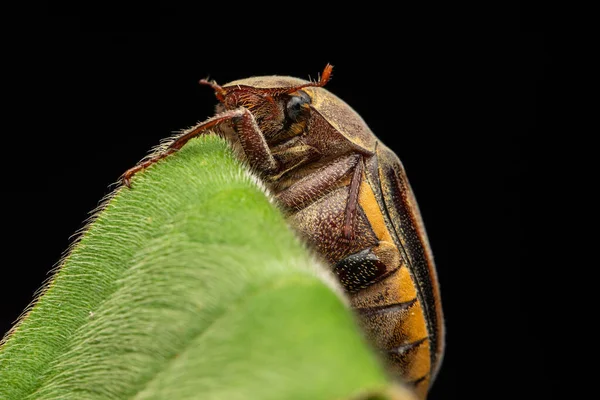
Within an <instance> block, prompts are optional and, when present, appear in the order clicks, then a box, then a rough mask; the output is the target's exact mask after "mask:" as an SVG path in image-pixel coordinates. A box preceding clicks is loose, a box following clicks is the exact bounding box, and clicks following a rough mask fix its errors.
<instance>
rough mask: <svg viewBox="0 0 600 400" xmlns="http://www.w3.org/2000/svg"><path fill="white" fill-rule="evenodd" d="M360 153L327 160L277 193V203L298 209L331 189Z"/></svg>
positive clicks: (344, 174)
mask: <svg viewBox="0 0 600 400" xmlns="http://www.w3.org/2000/svg"><path fill="white" fill-rule="evenodd" d="M359 159H360V155H358V154H350V155H346V156H342V157H339V158H337V159H336V160H333V161H331V162H329V163H328V164H326V165H324V166H323V167H321V168H319V169H317V170H316V171H314V172H311V173H310V174H308V175H306V176H304V177H303V178H301V179H299V180H298V181H296V182H294V183H293V184H291V185H290V186H289V187H287V188H286V189H285V190H282V191H281V192H279V193H278V194H277V196H276V197H277V201H278V203H279V204H280V205H281V206H283V207H284V208H286V209H288V210H296V211H297V210H300V209H302V208H304V207H306V206H307V205H309V204H311V203H313V202H315V201H316V200H318V199H319V198H321V197H322V196H323V195H324V194H325V193H327V192H328V191H330V190H331V188H332V187H334V186H335V185H336V184H337V183H338V182H339V181H340V180H341V179H342V178H343V177H344V176H346V175H347V174H348V173H349V172H350V171H351V170H352V168H354V167H355V166H356V164H357V162H359Z"/></svg>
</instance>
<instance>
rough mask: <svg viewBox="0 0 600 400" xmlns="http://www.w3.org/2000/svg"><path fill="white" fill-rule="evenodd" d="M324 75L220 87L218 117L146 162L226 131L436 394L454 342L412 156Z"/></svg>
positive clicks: (417, 383) (390, 349)
mask: <svg viewBox="0 0 600 400" xmlns="http://www.w3.org/2000/svg"><path fill="white" fill-rule="evenodd" d="M331 71H332V66H331V65H330V64H328V65H327V66H326V67H325V69H324V70H323V73H322V74H321V77H320V79H319V80H318V81H316V82H311V81H305V80H301V79H297V78H292V77H282V76H264V77H253V78H248V79H242V80H238V81H234V82H231V83H228V84H226V85H224V86H219V85H218V84H217V83H216V82H214V81H211V82H209V81H207V80H201V81H200V83H202V84H205V85H209V86H210V87H212V88H213V90H214V91H215V94H216V97H217V99H218V100H219V104H218V105H217V107H216V115H215V116H213V117H211V118H209V119H207V120H206V121H204V122H202V123H200V124H198V125H196V126H195V127H193V128H191V129H189V130H186V131H184V132H182V133H181V134H180V135H178V136H177V137H175V138H174V139H173V141H172V142H171V143H170V144H169V145H168V146H166V147H165V148H164V149H163V151H161V152H159V153H157V154H155V155H154V156H151V157H150V158H149V159H147V160H146V161H144V162H141V163H140V164H138V165H137V166H135V167H133V168H131V169H130V170H128V171H126V172H125V174H123V177H122V179H123V182H124V184H125V185H127V186H130V179H131V177H132V176H133V175H134V174H135V173H137V172H138V171H140V170H142V169H144V168H146V167H148V166H150V165H152V164H153V163H155V162H157V161H158V160H160V159H162V158H164V157H166V156H168V155H169V154H171V153H173V152H175V151H177V150H179V149H180V148H181V147H183V146H184V145H185V144H186V143H187V142H188V141H189V140H190V139H191V138H193V137H196V136H198V135H200V134H202V133H206V132H208V131H209V130H214V131H216V132H217V133H218V134H221V135H223V136H224V137H225V138H227V139H228V140H229V142H230V143H231V144H232V146H233V147H234V149H236V151H237V152H238V154H240V155H241V156H242V157H243V158H245V160H246V161H247V162H248V164H249V165H250V166H251V167H252V168H253V169H254V170H255V171H256V172H257V173H258V174H259V175H260V176H261V177H262V178H263V179H264V182H265V183H266V185H267V187H268V188H269V189H270V191H271V192H272V193H273V194H274V196H275V198H276V200H277V202H278V204H279V205H280V207H281V208H282V209H283V211H284V213H285V214H286V216H287V218H288V221H289V222H290V224H291V225H292V226H293V227H294V228H295V229H296V230H297V231H298V232H299V233H300V235H301V236H302V237H303V238H304V239H305V240H306V241H307V243H308V244H309V245H310V246H311V247H312V248H313V249H314V250H316V252H317V253H318V254H319V255H320V256H321V257H322V258H323V259H325V261H326V262H327V263H328V264H329V265H330V266H331V268H332V269H333V272H335V274H336V275H337V277H338V278H339V281H340V282H341V284H342V286H343V287H344V288H345V290H346V292H347V293H348V294H349V297H350V302H351V305H352V307H353V308H354V311H355V312H356V314H357V316H358V317H359V320H360V323H361V325H362V327H363V329H364V331H365V333H366V335H367V337H368V338H369V339H370V340H371V343H372V344H373V345H374V346H375V347H376V348H378V349H380V350H381V351H382V353H383V354H384V358H385V360H386V361H387V364H388V366H389V369H390V371H391V372H392V373H393V374H394V375H397V376H400V377H401V378H402V379H403V380H404V381H405V382H408V383H411V384H413V385H414V387H415V390H416V392H417V393H418V394H419V395H420V396H421V397H422V398H425V397H426V395H427V391H428V389H429V386H430V385H431V383H432V382H433V380H434V378H435V375H436V373H437V371H438V369H439V366H440V363H441V359H442V355H443V350H444V325H443V315H442V307H441V301H440V294H439V288H438V283H437V276H436V271H435V265H434V262H433V257H432V253H431V250H430V247H429V243H428V239H427V235H426V232H425V228H424V226H423V222H422V220H421V216H420V212H419V209H418V206H417V203H416V201H415V197H414V195H413V191H412V189H411V187H410V184H409V182H408V179H407V177H406V174H405V172H404V168H403V166H402V163H401V162H400V160H399V159H398V157H397V156H396V154H394V152H392V151H391V150H390V149H389V148H387V147H386V146H385V145H384V144H383V143H381V141H379V140H378V139H377V137H376V136H375V135H374V134H373V133H372V132H371V130H370V129H369V128H368V126H367V125H366V123H365V122H364V121H363V119H362V118H361V117H360V116H359V115H358V114H357V113H356V112H355V111H354V110H353V109H352V108H351V107H350V106H348V105H347V104H346V103H345V102H343V101H342V100H341V99H339V98H338V97H336V96H335V95H333V94H332V93H330V92H329V91H327V90H326V89H324V88H323V86H325V84H326V83H327V82H328V81H329V79H330V77H331Z"/></svg>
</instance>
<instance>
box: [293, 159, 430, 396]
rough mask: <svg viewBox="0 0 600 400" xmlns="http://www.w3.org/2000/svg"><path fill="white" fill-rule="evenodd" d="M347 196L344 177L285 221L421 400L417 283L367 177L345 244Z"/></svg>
mask: <svg viewBox="0 0 600 400" xmlns="http://www.w3.org/2000/svg"><path fill="white" fill-rule="evenodd" d="M361 162H362V161H361ZM349 192H350V190H349V179H348V178H347V179H345V180H341V181H340V184H339V185H338V186H337V187H335V188H333V189H332V190H331V191H329V192H328V193H326V194H325V195H323V196H322V197H321V198H319V199H317V200H315V201H313V202H312V203H311V204H309V205H307V206H306V207H304V208H302V209H300V210H297V211H295V212H293V213H292V214H291V215H289V221H290V222H291V224H292V226H293V227H294V228H295V229H296V230H297V231H298V232H299V233H300V234H301V236H303V237H304V239H305V240H306V241H307V242H308V243H309V244H310V245H311V247H312V248H313V249H314V250H315V251H316V252H317V253H318V254H320V255H321V256H322V257H323V258H324V259H325V260H326V261H327V262H328V263H329V264H330V265H331V266H332V269H333V271H334V272H335V273H336V275H337V276H338V278H339V281H340V282H341V284H342V285H343V286H344V288H345V289H346V291H347V292H348V293H349V295H350V299H351V304H352V306H353V308H355V310H356V312H357V315H358V317H359V320H360V321H359V322H360V324H361V325H362V327H363V329H364V332H365V334H366V336H367V337H368V339H369V340H370V342H371V343H372V344H373V346H374V347H376V348H377V349H378V350H380V351H381V352H382V354H383V356H384V357H383V358H384V359H385V360H386V361H387V362H388V364H389V367H390V371H391V372H392V373H393V374H394V375H396V376H401V377H402V378H403V380H405V381H407V382H410V383H413V384H414V385H415V389H416V390H417V391H418V392H419V393H420V394H421V395H422V397H424V396H425V394H426V392H427V389H428V387H429V383H430V378H431V370H432V361H431V343H430V339H429V337H430V333H429V331H428V325H427V322H426V316H425V312H424V309H423V307H422V303H421V300H420V299H419V296H418V291H417V285H416V283H415V282H414V278H413V276H412V275H411V273H410V271H409V266H408V263H407V262H406V260H405V257H404V256H403V255H402V254H401V252H400V251H399V249H398V247H397V245H396V241H395V240H394V237H393V235H394V233H393V232H390V224H389V223H388V222H386V219H387V217H386V215H384V212H383V211H382V209H381V207H380V205H379V203H378V201H377V199H376V194H375V192H374V190H373V189H372V187H371V185H369V184H368V183H367V181H366V175H365V176H363V179H362V184H361V186H360V191H359V195H358V210H357V213H356V218H355V221H354V224H353V230H354V237H353V238H352V240H344V238H343V226H344V221H345V211H346V206H347V202H348V196H349Z"/></svg>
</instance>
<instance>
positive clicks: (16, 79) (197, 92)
mask: <svg viewBox="0 0 600 400" xmlns="http://www.w3.org/2000/svg"><path fill="white" fill-rule="evenodd" d="M305 11H306V10H305ZM417 11H418V12H420V14H418V15H419V17H418V18H417V19H416V20H411V14H409V15H406V16H404V17H403V18H402V19H401V20H395V19H394V18H391V17H389V16H388V17H386V16H385V15H383V16H377V17H376V16H375V15H379V14H373V15H371V14H361V12H360V11H359V12H357V13H356V15H352V16H351V17H347V18H346V19H343V18H339V19H336V20H335V21H336V22H335V23H332V22H331V21H332V20H326V19H323V18H319V15H318V7H316V6H315V7H313V10H311V12H310V13H309V14H306V13H304V14H302V15H303V16H302V18H288V19H286V20H283V21H281V20H278V21H277V23H275V22H273V21H269V20H265V19H259V20H257V21H255V22H254V23H249V22H248V21H246V23H245V24H244V23H243V22H235V23H234V22H233V21H232V20H231V19H230V18H226V17H224V16H223V15H215V14H212V13H210V12H208V11H207V12H205V13H204V14H192V15H188V16H187V17H182V16H181V15H179V16H174V15H173V14H171V13H169V12H164V13H163V14H162V15H160V16H153V17H141V16H139V15H137V16H121V17H116V16H115V15H112V16H111V17H110V18H104V17H98V16H94V15H93V14H90V15H85V16H81V15H80V16H66V15H59V14H58V13H49V14H48V15H47V16H45V17H39V18H36V19H31V20H28V21H27V23H26V24H25V26H20V27H18V28H15V30H14V31H13V34H12V37H11V38H8V39H9V40H7V41H6V46H5V48H4V55H5V57H4V58H3V59H4V61H3V63H4V66H5V67H8V69H7V70H8V71H9V72H5V73H4V77H3V80H4V87H5V91H4V93H5V96H6V98H5V102H7V101H8V103H7V104H6V105H5V106H4V107H5V109H4V111H5V117H4V119H5V132H4V158H3V163H4V164H5V168H4V171H5V174H4V180H3V201H4V202H8V206H6V207H5V208H4V212H5V215H4V218H3V221H4V232H5V234H6V235H5V236H4V238H3V240H2V241H3V249H4V252H5V253H6V254H9V255H12V256H14V257H12V258H11V257H8V258H5V260H6V261H4V262H3V265H2V276H1V278H0V279H1V280H2V281H1V285H0V290H1V296H2V297H1V299H0V300H1V307H0V334H2V333H3V332H6V331H7V330H8V329H9V327H10V325H11V323H12V322H13V321H14V320H15V319H16V318H17V317H18V316H19V314H20V312H21V311H22V310H23V309H24V308H25V306H26V305H27V304H28V303H29V302H30V301H31V299H32V296H33V293H34V292H35V290H36V289H38V288H39V287H40V285H41V284H42V282H43V281H44V280H45V279H47V278H48V275H47V273H48V271H49V270H50V269H51V268H52V267H53V265H54V264H55V263H56V262H57V261H58V260H59V258H60V257H61V253H62V252H63V251H64V250H65V249H66V248H67V246H68V245H69V243H70V240H69V237H70V236H71V235H72V234H73V233H75V231H77V229H79V228H80V227H81V226H82V221H83V220H84V219H85V218H86V217H87V215H88V212H89V211H91V210H92V209H94V208H95V207H96V205H97V203H98V201H99V200H100V199H101V198H102V197H103V196H104V195H105V194H107V193H108V192H109V191H110V189H109V187H108V185H109V184H111V183H112V182H114V181H116V180H117V178H118V177H119V175H120V174H121V173H122V172H123V171H125V170H126V169H127V168H129V167H131V166H133V165H134V164H135V163H136V162H137V161H138V160H139V159H140V158H141V157H143V156H144V155H145V154H146V151H147V150H149V149H150V148H151V147H152V146H154V145H155V144H157V143H158V142H159V140H160V139H161V138H163V137H165V136H168V135H169V134H170V133H171V132H172V131H175V130H178V129H181V128H185V127H189V126H191V125H193V124H195V123H196V122H197V121H201V120H203V119H205V118H207V117H208V116H210V115H212V113H213V107H214V105H215V103H216V100H215V98H214V95H213V93H212V91H211V90H210V89H208V88H206V87H201V86H199V85H198V84H197V81H198V80H199V79H200V78H205V77H207V76H209V75H210V77H211V78H214V79H216V80H217V81H218V82H219V83H226V82H228V81H230V80H234V79H239V78H244V77H248V76H253V75H272V74H277V75H291V76H296V77H300V78H308V77H309V76H310V77H312V78H316V76H317V74H318V73H319V72H320V71H321V70H322V69H323V67H324V66H325V64H326V63H327V62H330V63H332V64H333V65H334V72H333V79H332V80H331V82H330V83H329V84H328V85H327V88H328V89H329V90H330V91H332V92H334V93H335V94H337V95H338V96H339V97H341V98H342V99H344V100H345V101H346V102H347V103H349V104H350V105H351V106H352V107H353V108H355V109H356V110H357V111H358V112H359V114H361V115H362V116H363V118H364V119H365V120H366V121H367V123H368V124H369V126H370V127H371V128H372V130H373V131H374V132H375V134H376V135H377V136H378V137H379V138H380V139H381V140H382V141H383V142H384V143H386V144H387V145H388V146H390V147H391V148H392V149H394V150H395V151H396V152H397V154H398V155H399V156H400V158H401V159H402V161H403V162H404V165H405V167H406V170H407V173H408V176H409V178H410V181H411V184H412V186H413V188H414V190H415V193H416V196H417V199H418V201H419V205H420V207H421V211H422V214H423V218H424V221H425V224H426V227H427V230H428V233H429V237H430V241H431V245H432V248H433V252H434V255H435V257H436V262H437V266H438V272H439V278H440V283H441V289H442V296H443V297H442V298H443V305H444V311H445V314H446V323H447V338H446V340H447V352H446V357H445V360H444V364H443V366H442V370H441V372H440V375H439V378H438V381H437V383H436V384H435V385H434V388H433V390H432V392H431V396H430V399H432V400H435V399H454V398H461V399H464V398H476V399H485V398H506V396H509V397H510V398H530V396H531V397H533V398H541V397H542V394H543V393H544V390H545V387H546V386H545V385H544V384H543V382H542V379H543V376H544V372H543V367H542V366H543V354H542V350H541V348H540V346H538V345H537V344H536V339H535V338H536V337H537V336H538V335H539V332H537V331H536V329H537V324H536V321H535V318H536V317H535V316H533V315H531V314H530V312H529V311H528V310H529V304H530V301H529V300H530V299H531V298H532V297H533V296H534V295H535V292H534V290H535V289H534V288H532V287H530V286H529V285H527V283H526V280H525V276H526V275H527V274H528V262H527V256H526V254H525V248H524V247H525V244H524V240H525V232H526V229H527V227H526V224H525V220H526V219H527V218H526V217H525V215H526V213H527V210H526V209H525V207H526V203H527V202H526V199H525V197H526V196H527V193H528V189H527V188H526V187H525V182H526V180H527V171H528V166H529V163H531V162H532V160H531V154H530V153H528V150H527V149H528V146H529V143H530V141H531V139H532V135H534V132H535V127H536V108H537V106H536V104H537V101H536V93H537V94H538V96H539V93H540V90H541V87H542V86H541V85H542V84H543V83H544V81H543V79H544V66H545V63H546V57H547V56H546V53H545V45H546V44H545V43H544V37H543V36H542V35H541V34H536V33H531V32H527V31H526V30H525V29H521V30H520V31H519V29H510V28H517V26H513V27H510V26H509V27H508V28H509V29H507V30H506V33H499V32H495V33H493V34H490V33H482V31H481V32H480V31H472V30H471V31H469V32H466V33H456V32H460V29H454V28H456V27H457V26H460V25H461V23H463V22H467V21H469V18H468V17H464V16H463V15H462V14H461V12H460V11H457V10H437V12H435V13H433V14H431V10H426V9H423V10H417ZM446 11H448V12H449V14H446ZM384 14H385V13H384ZM291 15H293V14H291ZM424 15H427V16H426V17H425V16H424ZM248 18H250V17H248ZM348 18H349V19H348ZM430 18H433V19H434V20H433V21H430V20H429V19H430ZM365 20H366V21H371V24H361V21H365ZM425 22H427V24H426V25H424V26H421V23H425ZM432 22H433V23H432ZM482 25H485V21H483V23H482ZM400 26H402V28H400ZM405 27H407V28H406V29H405ZM429 27H435V28H436V29H425V28H429Z"/></svg>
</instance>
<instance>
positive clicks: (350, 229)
mask: <svg viewBox="0 0 600 400" xmlns="http://www.w3.org/2000/svg"><path fill="white" fill-rule="evenodd" d="M362 175H363V160H362V156H361V157H360V158H359V159H358V162H357V163H356V167H355V168H354V174H352V181H350V192H349V194H348V202H347V203H346V213H345V214H346V217H345V219H344V228H343V233H344V239H346V240H348V241H349V240H352V239H353V237H354V221H356V211H357V210H358V191H359V189H360V182H361V181H362Z"/></svg>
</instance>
